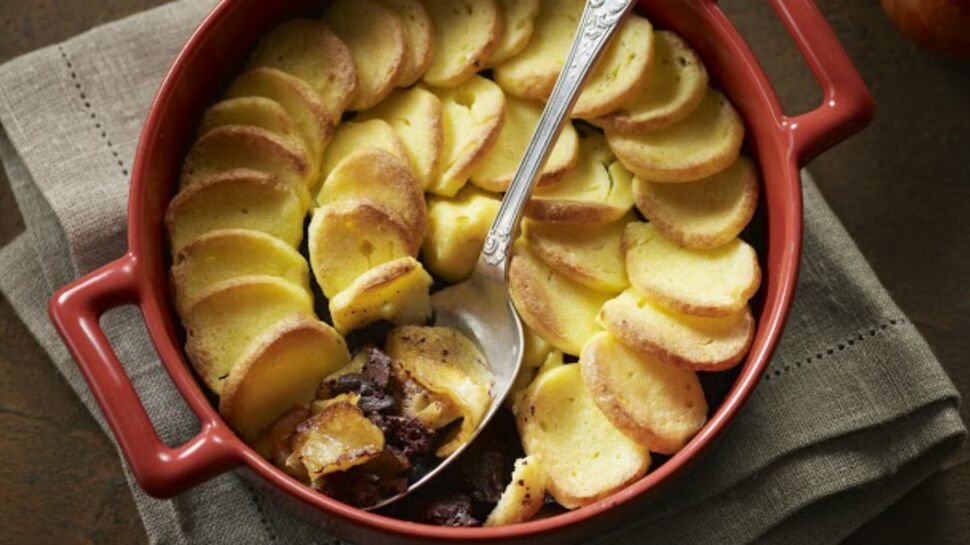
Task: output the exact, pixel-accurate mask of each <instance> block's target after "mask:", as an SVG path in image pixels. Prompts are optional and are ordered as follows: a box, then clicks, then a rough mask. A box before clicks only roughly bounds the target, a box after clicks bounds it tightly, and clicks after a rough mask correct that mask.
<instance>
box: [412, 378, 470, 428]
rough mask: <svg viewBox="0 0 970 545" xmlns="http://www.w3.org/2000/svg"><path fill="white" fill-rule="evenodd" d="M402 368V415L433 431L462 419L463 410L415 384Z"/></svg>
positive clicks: (447, 399) (449, 400) (446, 399)
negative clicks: (416, 420)
mask: <svg viewBox="0 0 970 545" xmlns="http://www.w3.org/2000/svg"><path fill="white" fill-rule="evenodd" d="M398 366H399V367H401V373H400V374H401V375H402V376H401V377H400V380H401V384H402V386H401V414H403V415H404V416H410V417H411V418H416V419H418V421H420V422H421V424H423V425H424V427H426V428H428V429H432V430H440V429H441V428H443V427H445V426H447V425H448V424H451V423H452V422H454V421H455V420H458V419H459V418H461V416H462V413H461V409H459V408H458V406H457V405H455V404H454V403H452V401H451V399H450V398H448V397H445V396H444V395H441V394H436V393H434V392H432V391H430V390H428V389H427V388H425V387H424V386H421V385H420V384H418V383H417V382H415V381H414V380H413V379H411V377H410V376H409V375H407V373H406V371H405V370H404V368H403V367H402V366H400V365H399V364H398Z"/></svg>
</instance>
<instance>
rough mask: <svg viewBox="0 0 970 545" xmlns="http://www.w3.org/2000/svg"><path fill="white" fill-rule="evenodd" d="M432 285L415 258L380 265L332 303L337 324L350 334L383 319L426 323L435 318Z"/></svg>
mask: <svg viewBox="0 0 970 545" xmlns="http://www.w3.org/2000/svg"><path fill="white" fill-rule="evenodd" d="M432 282H433V280H432V278H431V275H429V274H428V273H427V272H425V270H424V267H422V266H421V263H420V262H418V260H416V259H414V258H413V257H402V258H400V259H395V260H394V261H388V262H387V263H384V264H381V265H378V266H376V267H374V268H373V269H371V270H369V271H367V272H366V273H364V274H362V275H360V276H359V277H357V279H356V280H354V282H353V283H352V284H351V285H350V286H348V287H347V289H345V290H343V291H341V292H340V293H338V294H337V295H335V296H334V297H333V298H332V299H331V300H330V316H331V317H332V318H333V325H334V327H336V328H337V331H339V332H341V333H343V334H345V335H346V334H347V333H349V332H351V331H353V330H355V329H360V328H362V327H365V326H368V325H370V324H372V323H374V322H377V321H380V320H386V321H388V322H392V323H395V324H402V325H405V324H423V323H425V322H427V321H428V318H430V317H431V296H430V293H429V290H430V289H431V284H432Z"/></svg>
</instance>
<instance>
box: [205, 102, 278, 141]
mask: <svg viewBox="0 0 970 545" xmlns="http://www.w3.org/2000/svg"><path fill="white" fill-rule="evenodd" d="M226 125H250V126H253V127H259V128H261V129H266V130H268V131H269V132H271V133H273V134H277V135H279V136H282V137H287V138H288V137H292V136H293V133H294V126H293V122H292V121H290V116H289V115H287V113H286V110H284V109H283V107H282V106H280V104H279V103H278V102H276V101H275V100H272V99H269V98H266V97H241V98H229V99H226V100H222V101H219V102H216V103H215V104H213V105H212V106H210V107H209V109H208V110H206V111H205V113H204V114H203V115H202V122H201V123H200V124H199V136H202V135H204V134H206V133H208V132H210V131H212V130H213V129H216V128H218V127H224V126H226Z"/></svg>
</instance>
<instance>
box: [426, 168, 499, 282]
mask: <svg viewBox="0 0 970 545" xmlns="http://www.w3.org/2000/svg"><path fill="white" fill-rule="evenodd" d="M501 204H502V203H501V202H500V201H499V199H498V198H497V197H496V196H495V195H492V194H490V193H486V192H484V191H481V190H480V189H478V188H475V187H471V186H469V187H466V188H464V189H462V190H461V191H460V192H459V193H458V195H456V196H455V197H454V198H453V199H447V198H443V197H436V196H431V197H429V198H428V235H427V237H426V238H425V239H424V250H423V254H422V256H423V257H424V263H425V265H427V267H428V269H429V270H430V271H431V272H432V273H434V274H436V275H437V276H440V277H441V278H443V279H445V280H447V281H448V282H459V281H461V280H464V279H466V278H468V277H469V276H470V275H471V273H472V270H474V269H475V264H476V263H477V262H478V256H479V254H481V253H482V247H483V246H484V245H485V235H486V234H488V229H489V228H490V227H491V225H492V222H493V221H494V220H495V216H496V215H497V214H498V209H499V206H501Z"/></svg>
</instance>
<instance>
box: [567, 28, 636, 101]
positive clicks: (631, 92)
mask: <svg viewBox="0 0 970 545" xmlns="http://www.w3.org/2000/svg"><path fill="white" fill-rule="evenodd" d="M653 62H654V48H653V25H651V24H650V21H648V20H646V19H644V18H643V17H640V16H637V15H631V16H629V17H627V19H626V21H624V22H623V24H622V26H621V27H620V30H619V31H618V32H617V34H616V37H615V38H613V42H612V43H611V44H610V46H609V48H607V50H606V53H604V54H603V57H602V58H600V60H599V62H598V63H597V64H596V68H594V69H593V73H592V74H591V75H590V77H589V81H587V82H586V85H585V86H584V87H583V92H582V93H581V94H580V95H579V101H578V102H576V106H575V107H574V108H573V112H572V116H573V117H578V118H580V119H594V118H597V117H600V116H604V115H607V114H609V113H612V112H614V111H615V110H617V109H618V108H620V106H622V105H623V104H625V103H626V102H629V101H630V100H632V99H633V98H634V97H635V96H637V94H638V93H639V92H640V90H641V89H642V88H643V86H644V84H645V83H646V81H647V75H648V74H649V73H650V68H651V66H653Z"/></svg>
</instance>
